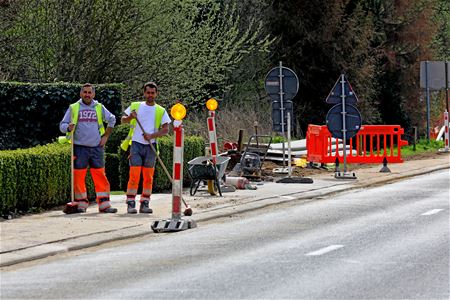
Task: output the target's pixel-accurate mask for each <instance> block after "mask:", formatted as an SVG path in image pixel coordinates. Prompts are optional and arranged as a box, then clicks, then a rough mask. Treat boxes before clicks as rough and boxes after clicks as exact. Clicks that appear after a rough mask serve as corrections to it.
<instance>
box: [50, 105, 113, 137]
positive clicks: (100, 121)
mask: <svg viewBox="0 0 450 300" xmlns="http://www.w3.org/2000/svg"><path fill="white" fill-rule="evenodd" d="M70 110H71V112H72V123H73V124H75V127H74V129H73V131H74V132H75V128H76V127H77V123H78V114H79V112H80V102H76V103H73V104H70ZM95 113H96V114H97V123H98V131H99V132H100V136H102V135H104V134H105V126H104V125H103V113H102V105H101V104H100V103H97V104H96V105H95ZM71 136H72V132H69V131H67V133H66V136H60V137H58V142H59V143H61V144H64V143H67V142H69V143H70V142H71Z"/></svg>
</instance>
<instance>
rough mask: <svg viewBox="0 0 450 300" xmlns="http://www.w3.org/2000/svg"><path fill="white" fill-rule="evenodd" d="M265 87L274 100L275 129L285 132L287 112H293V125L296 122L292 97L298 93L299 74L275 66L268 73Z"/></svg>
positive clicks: (273, 116) (273, 117)
mask: <svg viewBox="0 0 450 300" xmlns="http://www.w3.org/2000/svg"><path fill="white" fill-rule="evenodd" d="M264 87H265V89H266V92H267V94H268V95H269V97H270V99H271V100H272V121H273V128H272V130H273V131H276V132H281V133H282V134H283V135H284V132H285V131H286V129H287V121H288V120H287V113H288V112H289V113H290V114H291V126H293V123H294V121H293V120H294V118H293V115H294V106H293V104H292V99H293V98H294V97H295V96H296V95H297V92H298V87H299V82H298V77H297V74H295V72H294V71H292V70H291V69H289V68H286V67H283V66H282V64H281V62H280V66H279V67H277V68H273V69H272V70H270V71H269V73H267V75H266V79H265V83H264Z"/></svg>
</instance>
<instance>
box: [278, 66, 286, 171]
mask: <svg viewBox="0 0 450 300" xmlns="http://www.w3.org/2000/svg"><path fill="white" fill-rule="evenodd" d="M279 70H280V71H279V73H278V80H279V81H280V92H279V93H280V115H281V136H282V137H283V139H284V138H285V135H284V124H285V122H284V99H283V98H284V97H283V64H282V63H281V61H280V66H279ZM284 153H285V151H284V142H283V168H284V167H285V166H286V163H285V157H284Z"/></svg>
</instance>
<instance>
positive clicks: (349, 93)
mask: <svg viewBox="0 0 450 300" xmlns="http://www.w3.org/2000/svg"><path fill="white" fill-rule="evenodd" d="M342 85H344V96H345V103H349V104H355V103H356V102H358V97H356V94H355V92H354V91H353V88H352V86H351V85H350V82H348V80H347V78H346V77H345V75H344V74H342V75H341V76H339V78H338V80H337V81H336V83H335V84H334V87H333V89H332V90H331V92H330V94H329V95H328V97H327V99H326V100H325V102H326V103H329V104H337V103H342Z"/></svg>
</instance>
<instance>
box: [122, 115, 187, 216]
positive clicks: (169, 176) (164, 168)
mask: <svg viewBox="0 0 450 300" xmlns="http://www.w3.org/2000/svg"><path fill="white" fill-rule="evenodd" d="M125 115H127V114H125ZM127 116H128V115H127ZM136 122H137V123H138V125H139V127H140V128H141V130H142V132H143V133H144V134H147V133H146V132H145V130H144V127H143V126H142V124H141V122H139V119H138V118H137V117H136ZM149 145H150V148H151V149H152V151H153V152H154V153H155V155H156V158H157V159H158V161H159V164H160V165H161V167H162V168H163V170H164V172H165V173H166V175H167V178H169V180H170V182H173V179H172V176H171V175H170V173H169V171H167V168H166V165H165V164H164V162H163V161H162V159H161V157H159V154H158V152H156V149H155V147H153V144H152V143H151V142H149ZM181 200H182V201H183V204H184V205H185V206H186V209H185V210H184V212H183V214H184V215H185V216H192V208H191V207H190V206H189V204H187V203H186V201H184V199H183V197H181Z"/></svg>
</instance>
